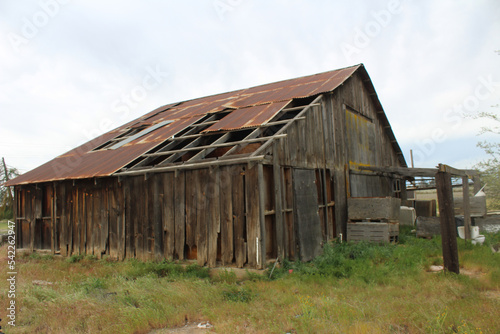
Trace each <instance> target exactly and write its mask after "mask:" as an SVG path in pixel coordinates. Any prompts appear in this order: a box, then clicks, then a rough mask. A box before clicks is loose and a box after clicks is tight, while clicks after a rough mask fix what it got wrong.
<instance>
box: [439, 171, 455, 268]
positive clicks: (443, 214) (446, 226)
mask: <svg viewBox="0 0 500 334" xmlns="http://www.w3.org/2000/svg"><path fill="white" fill-rule="evenodd" d="M436 189H437V193H438V201H439V217H440V222H441V240H442V247H443V262H444V268H445V270H446V271H450V272H453V273H456V274H459V273H460V268H459V263H458V249H457V229H456V225H455V215H454V211H453V189H452V187H451V174H450V173H448V172H438V173H436Z"/></svg>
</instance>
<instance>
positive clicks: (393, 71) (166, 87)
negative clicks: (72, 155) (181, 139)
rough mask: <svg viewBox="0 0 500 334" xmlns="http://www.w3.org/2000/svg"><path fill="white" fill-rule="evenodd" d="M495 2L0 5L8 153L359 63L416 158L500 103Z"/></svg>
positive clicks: (20, 158)
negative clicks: (162, 109)
mask: <svg viewBox="0 0 500 334" xmlns="http://www.w3.org/2000/svg"><path fill="white" fill-rule="evenodd" d="M496 50H500V1H498V0H491V1H487V0H474V1H460V0H453V1H452V0H443V1H416V0H407V1H393V0H390V1H387V0H384V1H373V0H372V1H327V0H314V1H311V0H309V1H306V0H303V1H301V0H276V1H269V0H268V1H258V0H255V1H252V0H206V1H201V0H199V1H194V0H193V1H182V2H181V1H160V0H156V1H155V0H150V1H138V0H137V1H130V0H121V1H88V0H86V1H76V0H73V1H69V0H42V1H15V0H11V1H7V0H3V1H0V112H1V120H0V156H3V157H5V159H6V161H7V164H8V165H10V166H14V167H17V168H19V169H20V170H21V171H22V172H26V171H28V170H30V169H32V168H34V167H37V166H38V165H40V164H42V163H44V162H46V161H48V160H50V159H52V158H54V157H56V156H58V155H60V154H62V153H64V152H66V151H68V150H70V149H72V148H74V147H75V146H77V145H79V144H81V143H83V142H86V141H88V140H89V139H92V138H93V137H95V136H97V135H98V134H100V133H103V132H106V131H107V130H110V129H112V128H114V127H117V126H119V125H121V124H123V123H125V122H126V121H128V120H131V119H134V118H136V117H139V116H141V115H142V114H145V113H146V112H148V111H151V110H152V109H154V108H156V107H159V106H161V105H164V104H167V103H171V102H177V101H182V100H187V99H191V98H196V97H201V96H206V95H211V94H215V93H222V92H226V91H230V90H235V89H239V88H246V87H250V86H255V85H260V84H265V83H269V82H273V81H278V80H282V79H288V78H294V77H299V76H304V75H309V74H314V73H318V72H324V71H329V70H333V69H337V68H342V67H346V66H350V65H354V64H359V63H364V64H365V66H366V69H367V70H368V73H369V75H370V77H371V79H372V81H373V83H374V86H375V89H376V90H377V93H378V96H379V99H380V101H381V102H382V105H383V107H384V109H385V112H386V113H387V116H388V118H389V121H390V122H391V125H392V127H393V130H394V133H395V135H396V138H397V139H398V141H399V144H400V146H401V148H402V149H403V152H404V154H405V157H406V160H407V161H408V164H410V154H409V152H410V149H413V151H414V156H415V167H433V166H435V165H436V164H438V163H440V162H443V163H447V164H450V165H452V166H455V167H459V168H468V167H471V166H473V165H474V164H475V163H476V162H477V161H479V160H481V159H484V158H485V155H484V153H483V152H482V150H481V149H479V148H477V147H476V143H477V142H478V141H479V140H482V139H489V140H496V141H498V138H495V137H493V136H490V137H488V136H480V137H479V136H477V134H478V132H479V131H480V128H481V126H484V125H487V122H486V123H485V122H484V121H481V120H474V119H471V118H464V115H463V114H466V113H474V112H477V111H490V112H500V108H491V106H492V105H496V104H498V103H500V66H499V64H500V55H499V54H498V52H495V51H496Z"/></svg>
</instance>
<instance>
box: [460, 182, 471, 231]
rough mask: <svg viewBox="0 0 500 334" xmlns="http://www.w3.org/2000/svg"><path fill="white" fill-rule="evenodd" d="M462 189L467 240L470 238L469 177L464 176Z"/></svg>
mask: <svg viewBox="0 0 500 334" xmlns="http://www.w3.org/2000/svg"><path fill="white" fill-rule="evenodd" d="M462 189H463V198H464V199H463V201H464V202H463V203H464V204H463V206H464V231H465V240H470V229H471V227H470V225H471V221H470V199H469V177H467V176H463V177H462Z"/></svg>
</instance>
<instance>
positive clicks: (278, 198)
mask: <svg viewBox="0 0 500 334" xmlns="http://www.w3.org/2000/svg"><path fill="white" fill-rule="evenodd" d="M278 150H279V145H278V144H277V143H276V142H275V143H274V144H273V171H272V173H273V183H274V194H273V195H274V206H275V211H276V214H275V223H276V249H277V256H278V257H279V258H280V259H284V258H285V240H284V239H285V235H284V223H283V221H284V220H283V194H282V186H281V167H280V165H279V160H278V159H279V158H278Z"/></svg>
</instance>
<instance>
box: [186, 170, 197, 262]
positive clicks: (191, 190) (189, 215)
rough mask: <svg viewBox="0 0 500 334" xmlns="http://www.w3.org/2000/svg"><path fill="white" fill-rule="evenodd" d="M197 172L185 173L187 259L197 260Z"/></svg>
mask: <svg viewBox="0 0 500 334" xmlns="http://www.w3.org/2000/svg"><path fill="white" fill-rule="evenodd" d="M197 175H198V172H197V170H190V171H186V245H187V246H188V253H187V254H186V256H187V258H188V259H191V260H194V259H196V258H197V255H196V253H197V249H196V199H197V192H198V188H197V186H198V182H197Z"/></svg>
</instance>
